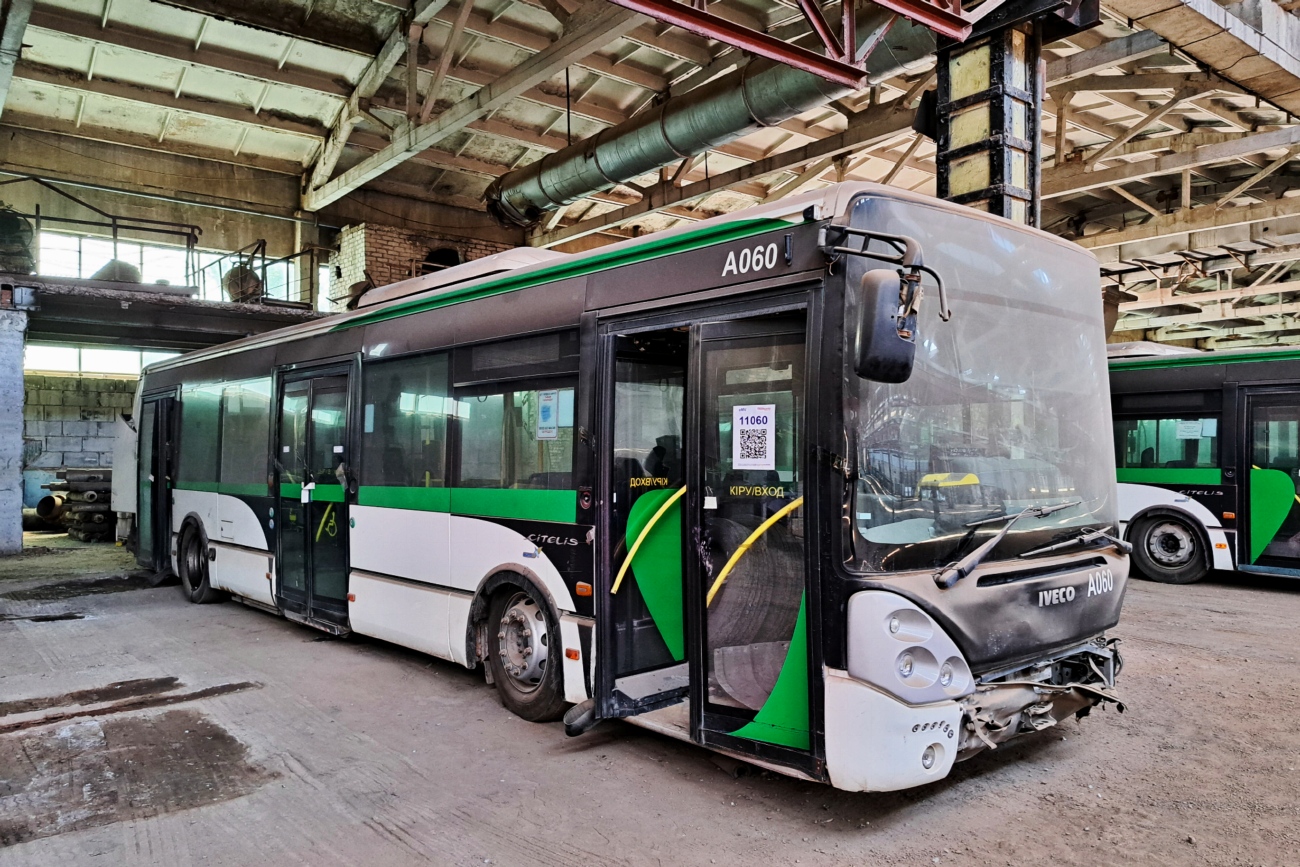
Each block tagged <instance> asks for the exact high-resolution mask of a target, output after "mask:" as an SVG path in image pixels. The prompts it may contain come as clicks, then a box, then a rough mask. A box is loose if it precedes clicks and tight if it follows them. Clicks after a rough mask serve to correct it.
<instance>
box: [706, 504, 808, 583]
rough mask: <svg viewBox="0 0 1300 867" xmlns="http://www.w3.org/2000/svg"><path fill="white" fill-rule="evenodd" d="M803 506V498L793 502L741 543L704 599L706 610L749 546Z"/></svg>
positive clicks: (759, 526)
mask: <svg viewBox="0 0 1300 867" xmlns="http://www.w3.org/2000/svg"><path fill="white" fill-rule="evenodd" d="M802 505H803V497H799V498H798V499H797V500H791V501H790V503H789V504H788V505H786V506H784V507H782V508H781V510H780V511H778V512H777V513H776V514H775V515H773V516H772V517H770V518H768V519H767V520H766V521H764V522H763V523H761V524H759V525H758V529H757V530H755V531H754V532H752V533H750V534H749V538H748V539H746V540H745V541H744V542H741V543H740V547H739V548H737V549H736V553H734V554H732V555H731V559H730V560H728V561H727V565H726V566H723V567H722V571H721V572H719V573H718V578H717V580H716V581H714V582H713V586H712V587H710V588H709V595H708V596H706V597H705V599H704V607H705V608H708V607H709V606H710V605H712V604H713V597H714V596H717V595H718V591H719V590H721V589H722V582H723V581H726V580H727V576H728V575H729V574H731V570H732V568H733V567H735V565H736V563H737V562H738V561H739V560H740V558H741V557H743V556H744V555H745V552H746V551H748V550H749V546H750V545H753V544H754V543H755V542H757V541H758V537H759V536H761V535H763V534H764V533H766V532H767V531H768V530H770V529H771V528H772V525H773V524H775V523H776V522H777V521H779V520H781V519H782V518H784V517H785V516H786V515H788V514H790V513H791V512H793V511H794V510H795V509H797V508H799V507H800V506H802Z"/></svg>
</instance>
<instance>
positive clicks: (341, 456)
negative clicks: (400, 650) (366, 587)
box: [276, 374, 351, 625]
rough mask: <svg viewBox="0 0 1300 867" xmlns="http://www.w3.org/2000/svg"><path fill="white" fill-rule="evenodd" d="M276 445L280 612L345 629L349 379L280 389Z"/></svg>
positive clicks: (308, 382) (293, 384)
mask: <svg viewBox="0 0 1300 867" xmlns="http://www.w3.org/2000/svg"><path fill="white" fill-rule="evenodd" d="M278 442H279V447H278V454H277V456H276V457H277V461H276V469H277V472H278V473H279V476H280V483H279V492H280V501H279V502H280V505H279V508H278V509H277V510H276V513H277V516H278V519H279V520H278V522H277V527H278V529H279V541H280V556H279V558H278V560H279V571H280V580H279V583H278V587H277V590H278V595H279V597H280V604H281V606H282V607H283V608H284V609H285V610H286V611H291V612H294V613H297V614H301V615H303V616H306V617H311V618H313V619H317V620H323V621H327V622H330V623H335V624H338V625H345V624H346V622H347V592H348V565H347V564H348V560H347V538H348V534H347V527H348V505H347V501H348V492H347V487H348V483H347V480H348V478H349V473H350V465H349V461H350V460H351V457H350V455H351V449H349V447H348V446H349V443H348V376H347V375H346V374H334V375H323V376H315V377H312V378H307V379H294V380H288V381H286V382H285V384H284V388H283V391H282V395H281V402H280V424H279V438H278Z"/></svg>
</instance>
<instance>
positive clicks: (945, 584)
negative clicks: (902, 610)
mask: <svg viewBox="0 0 1300 867" xmlns="http://www.w3.org/2000/svg"><path fill="white" fill-rule="evenodd" d="M1082 502H1083V501H1082V500H1076V501H1075V502H1073V503H1057V504H1055V505H1052V506H1029V507H1027V508H1025V509H1022V510H1020V511H1019V512H1016V513H1015V514H1011V513H1007V514H1005V515H996V516H994V517H992V518H984V519H982V520H979V521H971V522H970V523H969V524H967V525H966V526H967V527H979V526H981V525H983V524H996V523H997V522H999V521H1006V522H1007V525H1006V526H1005V527H1003V528H1002V529H1001V530H999V531H998V534H997V535H996V536H994V537H993V538H992V539H989V540H988V541H987V542H985V543H984V544H983V545H980V546H979V547H978V548H976V549H975V550H974V551H971V552H970V553H969V554H967V555H966V556H965V557H962V558H961V559H960V560H958V561H957V562H956V563H949V564H948V565H947V566H945V567H943V568H942V569H940V570H938V571H936V572H935V573H934V583H935V584H938V585H939V586H940V587H942V588H944V589H945V590H946V589H948V588H949V587H952V586H953V585H954V584H956V583H957V582H958V581H960V580H961V579H963V578H965V577H966V576H967V575H969V574H970V573H971V572H973V571H975V567H976V566H978V565H979V564H980V563H983V562H984V558H985V557H987V556H988V555H989V554H991V553H992V552H993V549H994V548H996V547H997V546H998V543H999V542H1001V541H1002V540H1003V539H1005V538H1006V536H1007V533H1010V532H1011V528H1012V527H1013V526H1014V525H1015V523H1016V521H1019V520H1020V519H1021V518H1025V517H1032V518H1041V517H1043V516H1045V515H1050V514H1052V513H1053V512H1059V511H1061V510H1062V509H1068V508H1070V507H1071V506H1077V505H1080V504H1081V503H1082Z"/></svg>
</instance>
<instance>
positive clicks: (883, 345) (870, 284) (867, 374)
mask: <svg viewBox="0 0 1300 867" xmlns="http://www.w3.org/2000/svg"><path fill="white" fill-rule="evenodd" d="M911 291H912V289H911V287H909V286H908V285H907V284H906V283H905V281H904V280H903V278H902V277H901V276H900V275H899V273H898V272H897V271H888V270H885V269H883V268H878V269H876V270H874V271H868V272H867V273H866V274H864V275H863V277H862V303H861V306H860V308H859V309H860V310H861V313H862V316H861V320H860V321H859V322H858V336H857V341H856V343H855V346H854V359H853V369H854V371H855V372H856V373H857V374H858V376H860V377H862V378H863V379H869V380H871V381H872V382H889V383H898V382H906V381H907V380H908V378H909V377H911V375H912V365H913V363H914V362H915V360H916V311H915V309H914V308H913V306H912V303H911V299H910V298H909V297H908V296H909V295H910V293H911Z"/></svg>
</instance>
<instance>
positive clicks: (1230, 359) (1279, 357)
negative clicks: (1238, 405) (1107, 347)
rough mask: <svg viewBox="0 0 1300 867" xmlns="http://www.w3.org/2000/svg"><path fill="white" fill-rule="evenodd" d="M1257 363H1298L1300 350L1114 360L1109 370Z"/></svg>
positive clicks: (1208, 353) (1207, 353)
mask: <svg viewBox="0 0 1300 867" xmlns="http://www.w3.org/2000/svg"><path fill="white" fill-rule="evenodd" d="M1258 361H1300V350H1295V349H1279V350H1277V351H1274V352H1251V353H1245V352H1243V353H1241V354H1240V355H1236V354H1228V353H1224V352H1206V353H1203V354H1199V355H1162V356H1159V357H1156V358H1135V359H1127V358H1116V359H1114V360H1113V361H1111V362H1110V368H1111V370H1157V369H1160V368H1165V367H1204V366H1205V365H1207V364H1246V363H1252V362H1258Z"/></svg>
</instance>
